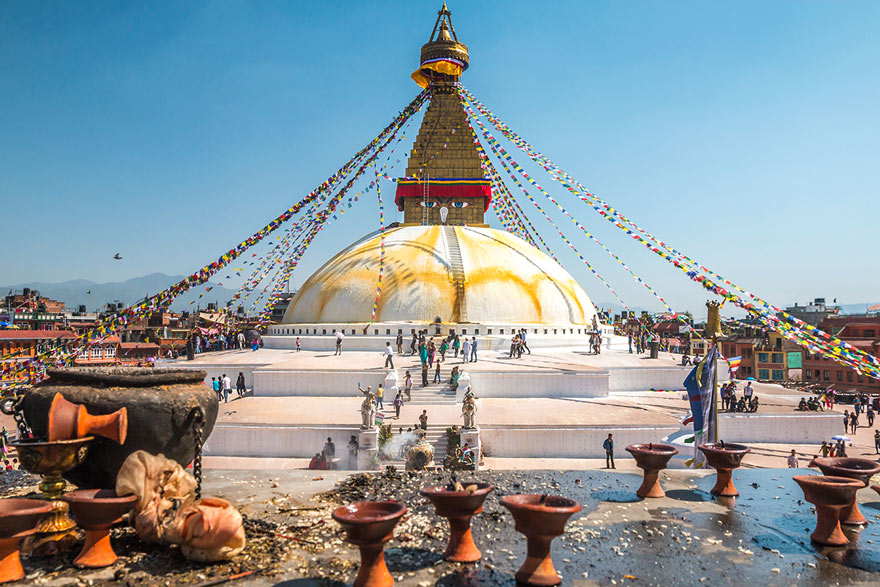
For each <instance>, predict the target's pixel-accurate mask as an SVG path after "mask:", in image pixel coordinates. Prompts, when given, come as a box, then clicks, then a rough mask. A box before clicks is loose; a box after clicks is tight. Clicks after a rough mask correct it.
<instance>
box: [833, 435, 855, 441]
mask: <svg viewBox="0 0 880 587" xmlns="http://www.w3.org/2000/svg"><path fill="white" fill-rule="evenodd" d="M831 440H840V441H842V442H852V441H851V440H850V438H849V436H844V435H843V434H838V435H837V436H832V437H831Z"/></svg>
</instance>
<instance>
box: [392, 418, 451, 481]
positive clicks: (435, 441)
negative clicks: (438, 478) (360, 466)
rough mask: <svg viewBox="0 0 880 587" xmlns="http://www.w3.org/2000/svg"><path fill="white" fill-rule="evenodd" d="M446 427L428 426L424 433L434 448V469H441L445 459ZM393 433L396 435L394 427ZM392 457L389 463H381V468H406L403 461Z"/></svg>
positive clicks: (439, 425)
mask: <svg viewBox="0 0 880 587" xmlns="http://www.w3.org/2000/svg"><path fill="white" fill-rule="evenodd" d="M448 427H449V425H448V424H428V430H427V432H426V433H425V439H426V440H427V441H428V443H429V444H430V445H431V446H433V447H434V466H435V467H443V459H445V458H446V429H447V428H448ZM405 428H406V427H404V429H405ZM394 431H395V434H396V433H397V427H394ZM394 456H395V458H394V459H392V460H390V461H382V468H383V469H384V468H385V467H389V466H391V467H394V468H395V469H399V470H401V471H403V470H404V469H405V468H406V463H405V462H404V460H403V459H401V458H398V457H397V455H394Z"/></svg>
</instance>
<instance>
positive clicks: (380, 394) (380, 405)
mask: <svg viewBox="0 0 880 587" xmlns="http://www.w3.org/2000/svg"><path fill="white" fill-rule="evenodd" d="M384 398H385V388H384V387H382V384H381V383H380V384H379V387H377V388H376V408H377V409H379V410H384V409H385V402H384V401H383V400H384Z"/></svg>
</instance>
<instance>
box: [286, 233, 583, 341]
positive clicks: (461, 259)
mask: <svg viewBox="0 0 880 587" xmlns="http://www.w3.org/2000/svg"><path fill="white" fill-rule="evenodd" d="M379 241H380V236H379V233H373V234H371V235H368V236H366V237H364V238H363V239H361V240H359V241H358V242H356V243H354V244H353V245H351V246H349V247H347V248H346V249H345V250H343V251H342V252H340V253H339V254H337V255H336V256H335V257H333V258H332V259H330V260H329V261H328V262H327V263H326V264H324V266H323V267H321V268H320V269H319V270H318V271H316V272H315V273H314V274H313V275H312V276H311V277H309V279H308V280H307V281H306V282H305V283H304V284H303V286H302V287H301V288H300V290H299V292H298V293H297V295H296V297H294V299H293V300H292V301H291V303H290V306H289V307H288V309H287V312H286V313H285V315H284V323H287V324H290V323H321V322H323V323H346V322H366V321H368V320H369V319H370V314H371V311H372V306H373V301H374V300H375V297H376V285H377V283H378V277H379V256H380V253H379V250H380V249H379ZM594 315H595V308H594V307H593V304H592V302H591V301H590V298H589V296H587V294H586V292H584V290H583V289H582V288H581V286H580V285H578V283H577V282H576V281H575V280H574V279H573V278H572V277H571V275H569V274H568V272H567V271H565V269H563V268H562V267H561V266H559V264H558V263H556V262H555V261H554V260H553V259H551V258H550V257H549V256H547V255H545V254H544V253H542V252H541V251H539V250H538V249H536V248H535V247H533V246H531V245H530V244H528V243H527V242H525V241H524V240H522V239H520V238H519V237H516V236H514V235H512V234H510V233H509V232H506V231H502V230H495V229H492V228H475V227H468V226H404V227H400V228H395V229H392V230H388V231H386V232H385V269H384V275H383V278H382V295H381V296H380V297H379V308H378V312H377V315H376V321H377V322H405V321H414V322H432V321H434V319H435V318H437V317H439V318H440V319H441V320H442V321H444V322H470V323H482V324H507V323H514V324H515V323H535V324H590V323H591V322H592V318H593V316H594Z"/></svg>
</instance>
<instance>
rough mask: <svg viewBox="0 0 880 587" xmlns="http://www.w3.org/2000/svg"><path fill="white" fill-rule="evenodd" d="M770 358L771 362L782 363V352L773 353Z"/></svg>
mask: <svg viewBox="0 0 880 587" xmlns="http://www.w3.org/2000/svg"><path fill="white" fill-rule="evenodd" d="M770 358H771V359H772V360H771V361H770V362H771V363H782V353H773V354H772V355H771V357H770Z"/></svg>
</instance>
